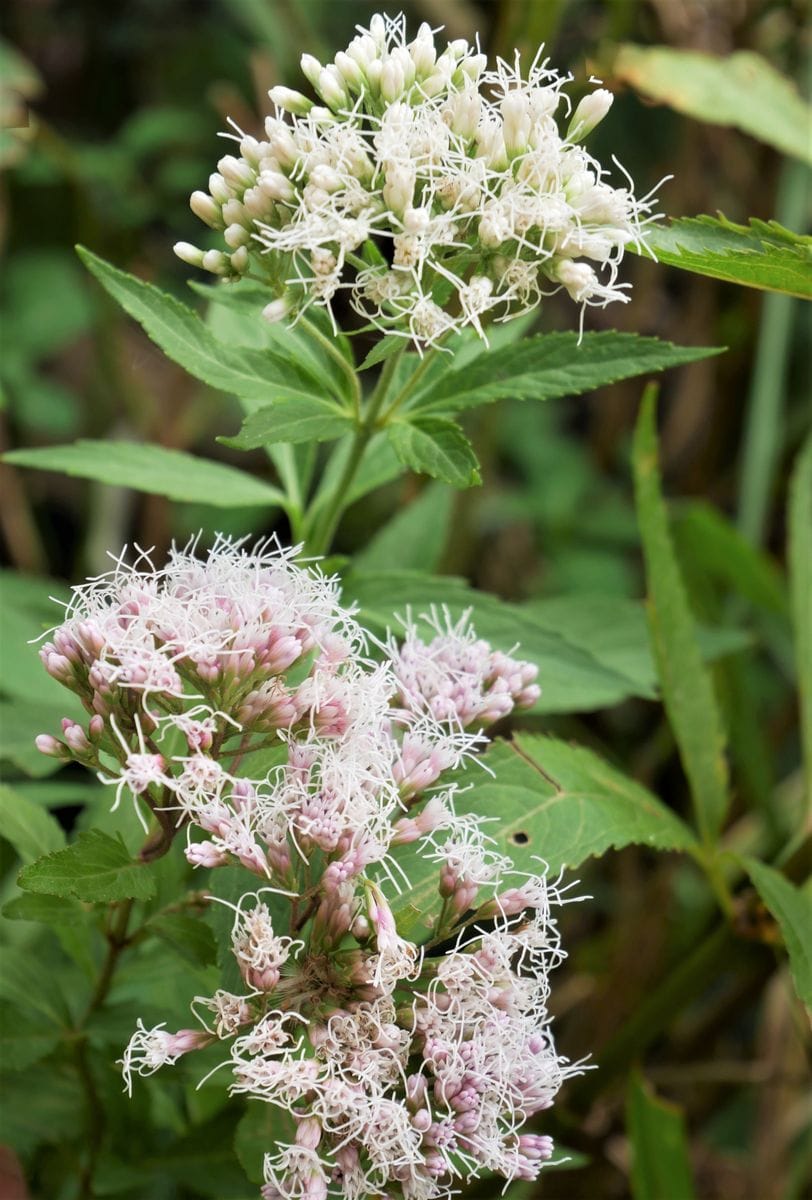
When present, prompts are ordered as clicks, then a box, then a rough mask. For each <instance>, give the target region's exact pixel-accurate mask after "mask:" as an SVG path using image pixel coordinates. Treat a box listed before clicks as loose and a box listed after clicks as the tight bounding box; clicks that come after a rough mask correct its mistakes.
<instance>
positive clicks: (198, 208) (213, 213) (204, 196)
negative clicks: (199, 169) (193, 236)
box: [189, 191, 223, 229]
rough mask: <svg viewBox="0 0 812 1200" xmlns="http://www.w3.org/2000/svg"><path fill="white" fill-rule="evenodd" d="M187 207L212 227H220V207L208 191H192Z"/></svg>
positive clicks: (221, 221) (221, 220)
mask: <svg viewBox="0 0 812 1200" xmlns="http://www.w3.org/2000/svg"><path fill="white" fill-rule="evenodd" d="M189 207H190V208H191V210H192V212H193V213H194V214H195V216H196V217H199V218H200V220H201V221H205V223H206V224H207V225H209V226H210V227H211V228H212V229H222V227H223V219H222V217H221V216H220V208H219V206H218V205H217V204H216V203H215V202H214V200H212V198H211V196H210V195H209V194H208V192H201V191H197V192H192V194H191V196H190V197H189Z"/></svg>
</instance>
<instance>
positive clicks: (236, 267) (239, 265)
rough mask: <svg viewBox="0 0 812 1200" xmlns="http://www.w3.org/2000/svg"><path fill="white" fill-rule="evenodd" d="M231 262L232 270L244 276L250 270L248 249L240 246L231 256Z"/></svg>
mask: <svg viewBox="0 0 812 1200" xmlns="http://www.w3.org/2000/svg"><path fill="white" fill-rule="evenodd" d="M229 262H230V263H231V270H232V271H233V272H234V273H235V274H237V275H242V274H243V273H244V272H245V271H247V270H248V247H247V246H240V247H239V249H238V250H235V251H234V253H233V254H232V255H231V257H230V259H229Z"/></svg>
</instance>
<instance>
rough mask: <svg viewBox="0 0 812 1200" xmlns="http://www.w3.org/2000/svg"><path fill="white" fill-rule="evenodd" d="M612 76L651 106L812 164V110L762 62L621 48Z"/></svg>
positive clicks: (740, 56)
mask: <svg viewBox="0 0 812 1200" xmlns="http://www.w3.org/2000/svg"><path fill="white" fill-rule="evenodd" d="M611 71H612V73H613V74H614V75H615V76H617V77H618V78H619V79H621V80H623V82H624V83H629V84H631V85H632V87H635V88H637V90H638V91H640V92H643V94H644V95H645V96H648V97H649V98H650V99H652V100H658V101H660V102H661V103H662V104H667V105H669V107H671V108H674V109H676V110H677V112H681V113H685V114H686V115H687V116H689V117H696V118H697V119H698V120H700V121H707V122H708V123H709V124H711V125H732V126H733V127H734V128H735V129H741V130H742V131H743V132H744V133H749V134H750V135H751V136H752V137H755V138H758V139H759V140H760V141H762V142H766V143H767V144H768V145H769V146H774V147H775V148H776V149H777V150H782V151H783V152H784V153H785V154H791V155H793V156H794V157H796V158H800V159H802V160H803V161H804V162H806V163H812V143H810V139H809V130H810V126H812V109H810V107H809V105H808V104H806V103H805V102H804V100H803V99H802V97H801V95H800V93H799V92H798V89H797V88H796V87H795V85H794V84H793V83H792V81H791V80H789V79H786V78H785V77H784V76H783V75H781V74H780V73H779V72H778V71H776V69H775V67H773V66H771V65H770V63H769V62H768V61H767V59H766V58H762V57H761V55H760V54H753V53H752V52H751V51H749V50H739V51H737V52H736V53H735V54H729V55H727V56H726V57H725V58H716V57H713V56H711V55H710V54H700V53H698V52H695V51H691V50H672V49H670V47H666V46H645V47H644V46H633V45H629V44H626V45H623V46H620V47H619V48H618V50H617V53H616V55H615V57H614V60H613V63H612V66H611Z"/></svg>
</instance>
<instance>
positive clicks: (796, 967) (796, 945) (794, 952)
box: [741, 858, 812, 1009]
mask: <svg viewBox="0 0 812 1200" xmlns="http://www.w3.org/2000/svg"><path fill="white" fill-rule="evenodd" d="M741 863H742V866H743V867H744V869H745V871H746V872H747V874H748V875H749V876H750V878H751V879H752V881H753V883H754V885H755V887H756V890H757V891H758V894H759V895H760V896H761V899H762V900H763V901H764V905H765V907H766V908H768V909H769V911H770V912H771V913H772V915H773V916H774V917H775V919H776V921H777V922H778V928H779V929H780V930H781V937H782V938H783V939H784V945H785V946H786V948H787V954H788V955H789V967H790V971H791V972H792V978H793V981H794V983H795V990H796V992H797V993H798V995H799V996H800V998H801V1000H802V1001H803V1003H804V1004H805V1005H806V1006H807V1008H810V1009H812V891H811V890H810V889H812V884H810V882H809V880H807V882H806V884H805V886H804V887H800V888H798V887H795V885H794V884H792V883H790V881H789V880H788V879H787V878H786V877H785V876H784V875H782V874H781V872H780V871H776V870H775V868H774V867H769V866H767V864H766V863H763V862H759V861H758V859H755V858H742V860H741Z"/></svg>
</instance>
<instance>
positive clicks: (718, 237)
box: [631, 216, 812, 300]
mask: <svg viewBox="0 0 812 1200" xmlns="http://www.w3.org/2000/svg"><path fill="white" fill-rule="evenodd" d="M646 245H647V246H648V247H649V249H650V250H651V252H652V253H653V254H654V255H655V257H656V258H657V260H658V261H659V262H661V263H667V264H668V265H669V266H671V267H679V268H680V270H682V271H693V272H694V274H696V275H710V276H711V278H713V279H724V280H727V281H728V282H730V283H738V284H741V286H742V287H752V288H761V289H764V290H767V291H772V292H786V293H788V294H789V295H791V296H800V297H801V298H802V299H805V300H810V299H812V238H809V237H804V236H802V235H801V234H798V233H792V232H791V231H790V230H789V229H784V228H783V226H782V225H779V224H778V222H777V221H757V220H756V219H755V218H751V220H750V224H749V225H735V224H734V223H733V222H732V221H728V220H727V219H726V218H725V217H723V216H719V217H708V216H699V217H683V218H681V219H680V220H678V221H672V222H671V224H670V225H655V226H653V227H652V228H651V229H649V230H648V232H647V234H646ZM631 249H634V247H631ZM641 253H645V251H641Z"/></svg>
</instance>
